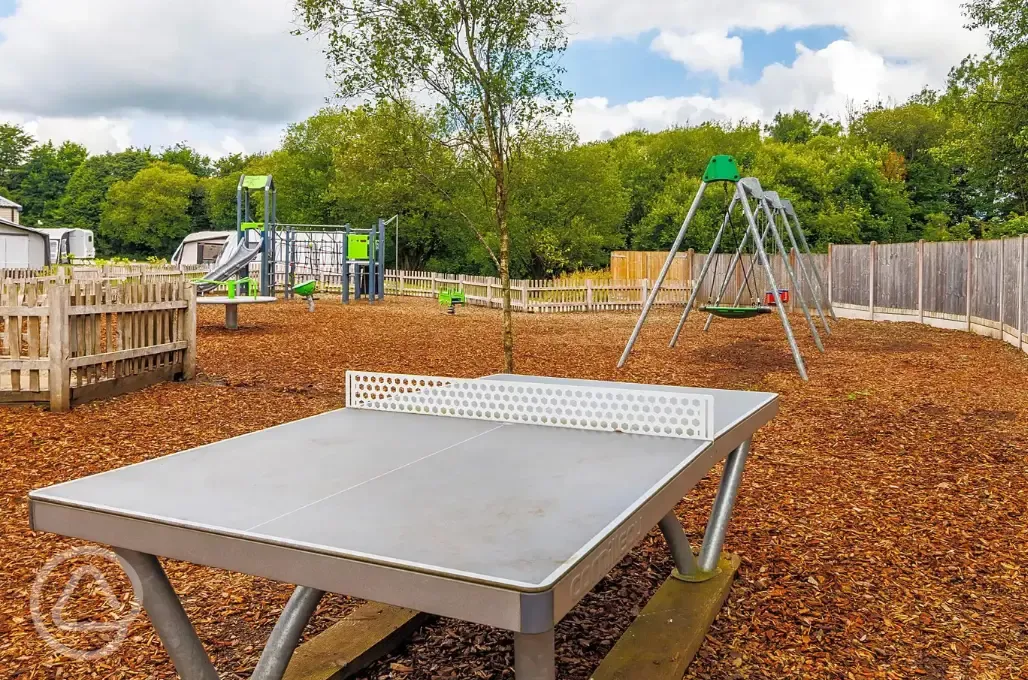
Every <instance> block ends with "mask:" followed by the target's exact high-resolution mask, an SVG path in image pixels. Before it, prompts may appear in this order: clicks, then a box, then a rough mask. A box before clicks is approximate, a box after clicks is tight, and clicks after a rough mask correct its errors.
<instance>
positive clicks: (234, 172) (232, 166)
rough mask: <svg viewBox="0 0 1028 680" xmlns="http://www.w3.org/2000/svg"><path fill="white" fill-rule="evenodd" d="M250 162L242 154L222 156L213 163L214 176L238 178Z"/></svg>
mask: <svg viewBox="0 0 1028 680" xmlns="http://www.w3.org/2000/svg"><path fill="white" fill-rule="evenodd" d="M249 160H250V159H248V158H247V157H246V156H244V155H243V154H241V153H233V154H229V155H227V156H222V157H221V158H218V159H216V160H215V161H213V162H212V163H211V169H212V170H213V173H212V174H213V175H214V176H215V177H233V176H234V177H238V176H239V175H241V174H242V173H243V168H245V167H246V164H247V162H248V161H249ZM194 174H195V173H194Z"/></svg>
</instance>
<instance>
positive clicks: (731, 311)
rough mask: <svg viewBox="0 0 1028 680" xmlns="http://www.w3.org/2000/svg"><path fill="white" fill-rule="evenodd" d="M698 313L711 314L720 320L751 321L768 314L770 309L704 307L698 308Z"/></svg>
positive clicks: (756, 307) (763, 307)
mask: <svg viewBox="0 0 1028 680" xmlns="http://www.w3.org/2000/svg"><path fill="white" fill-rule="evenodd" d="M700 311H701V312H707V313H708V314H713V315H714V316H717V317H721V318H722V319H752V318H753V317H755V316H760V315H761V314H770V313H771V308H770V307H765V306H762V305H758V306H753V307H737V306H727V305H726V306H718V305H704V306H703V307H700Z"/></svg>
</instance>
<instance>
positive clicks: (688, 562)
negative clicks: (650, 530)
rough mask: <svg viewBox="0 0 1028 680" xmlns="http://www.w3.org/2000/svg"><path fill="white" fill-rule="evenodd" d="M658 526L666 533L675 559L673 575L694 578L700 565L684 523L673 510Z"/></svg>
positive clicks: (678, 577)
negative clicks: (683, 525)
mask: <svg viewBox="0 0 1028 680" xmlns="http://www.w3.org/2000/svg"><path fill="white" fill-rule="evenodd" d="M658 526H659V527H660V533H662V534H664V540H665V541H667V544H668V547H669V548H671V556H672V557H673V558H674V560H675V573H674V574H673V576H674V577H675V578H677V579H681V580H689V581H691V580H693V579H694V578H695V576H696V574H697V573H698V572H699V566H698V565H697V563H696V556H695V555H694V554H693V552H692V546H691V545H690V544H689V537H688V536H686V535H685V529H683V528H682V523H681V522H679V521H678V517H676V516H675V511H674V510H671V511H670V512H668V514H666V515H664V517H663V518H662V519H661V520H660V523H659V524H658Z"/></svg>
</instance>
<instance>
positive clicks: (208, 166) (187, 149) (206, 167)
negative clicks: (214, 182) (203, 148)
mask: <svg viewBox="0 0 1028 680" xmlns="http://www.w3.org/2000/svg"><path fill="white" fill-rule="evenodd" d="M158 158H160V159H161V160H162V161H164V162H165V163H172V164H174V165H181V166H182V167H184V168H185V169H186V170H188V171H189V172H191V173H193V174H194V175H196V176H197V177H210V176H211V175H212V174H213V173H214V165H213V164H212V163H211V159H210V158H209V157H208V156H204V155H203V154H201V153H200V152H198V151H197V150H196V149H194V148H192V147H191V146H189V145H188V144H186V143H185V142H179V143H178V144H175V145H174V146H169V147H168V148H166V149H164V151H162V152H161V155H160V156H159V157H158Z"/></svg>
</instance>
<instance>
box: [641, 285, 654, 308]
mask: <svg viewBox="0 0 1028 680" xmlns="http://www.w3.org/2000/svg"><path fill="white" fill-rule="evenodd" d="M647 283H649V281H647V280H646V279H640V281H639V285H640V286H641V287H642V298H640V302H639V304H641V305H645V304H646V298H647V297H648V295H649V294H648V292H647V290H646V287H647V286H646V284H647ZM654 302H656V300H654Z"/></svg>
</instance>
